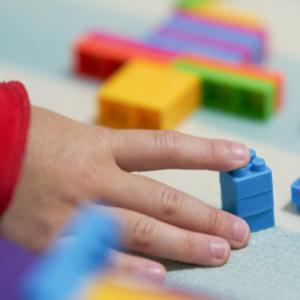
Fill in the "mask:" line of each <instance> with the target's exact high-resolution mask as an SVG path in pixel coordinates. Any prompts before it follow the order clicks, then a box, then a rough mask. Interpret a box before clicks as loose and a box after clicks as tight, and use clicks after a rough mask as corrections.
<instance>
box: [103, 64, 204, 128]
mask: <svg viewBox="0 0 300 300" xmlns="http://www.w3.org/2000/svg"><path fill="white" fill-rule="evenodd" d="M199 86H200V82H199V80H198V78H197V76H195V75H193V74H187V73H186V72H182V71H179V70H176V69H175V68H173V67H172V66H169V65H166V64H161V63H157V62H153V61H147V60H133V61H130V62H129V63H128V64H127V65H126V66H124V67H123V68H122V69H121V70H120V71H119V72H117V73H116V74H114V75H113V76H112V77H111V78H110V79H109V80H108V81H107V82H106V83H105V84H104V86H103V87H102V89H101V90H100V92H99V104H100V118H99V121H100V123H101V124H103V125H105V126H108V127H114V128H146V129H171V128H174V127H175V126H177V125H178V123H180V122H181V121H182V120H183V119H184V118H185V117H187V116H188V115H189V114H190V113H191V112H192V111H194V110H195V109H197V107H199V104H200V97H199V94H200V87H199Z"/></svg>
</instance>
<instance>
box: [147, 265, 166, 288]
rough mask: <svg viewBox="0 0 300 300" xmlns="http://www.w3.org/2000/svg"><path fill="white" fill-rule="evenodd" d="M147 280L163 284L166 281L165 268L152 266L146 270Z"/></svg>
mask: <svg viewBox="0 0 300 300" xmlns="http://www.w3.org/2000/svg"><path fill="white" fill-rule="evenodd" d="M145 275H146V278H145V279H147V280H149V281H151V282H153V283H156V284H162V283H163V282H164V281H165V276H166V275H165V271H164V269H163V268H159V267H150V268H148V269H147V270H146V271H145Z"/></svg>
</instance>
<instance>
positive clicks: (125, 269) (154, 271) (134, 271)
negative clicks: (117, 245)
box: [110, 251, 166, 285]
mask: <svg viewBox="0 0 300 300" xmlns="http://www.w3.org/2000/svg"><path fill="white" fill-rule="evenodd" d="M110 264H111V267H112V268H113V270H117V271H118V272H120V273H121V274H126V276H128V275H129V276H130V277H133V278H137V279H139V280H141V279H142V280H145V281H149V282H152V283H155V284H158V285H161V284H163V283H164V281H165V278H166V269H165V267H164V266H163V265H162V264H160V263H158V262H155V261H153V260H150V259H146V258H142V257H138V256H134V255H129V254H125V253H122V252H119V251H112V254H111V257H110Z"/></svg>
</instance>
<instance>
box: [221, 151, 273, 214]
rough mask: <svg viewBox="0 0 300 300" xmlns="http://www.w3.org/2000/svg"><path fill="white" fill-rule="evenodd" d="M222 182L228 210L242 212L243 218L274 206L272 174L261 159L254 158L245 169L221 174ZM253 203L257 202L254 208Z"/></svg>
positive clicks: (225, 207)
mask: <svg viewBox="0 0 300 300" xmlns="http://www.w3.org/2000/svg"><path fill="white" fill-rule="evenodd" d="M220 181H221V186H222V199H223V200H224V201H223V202H222V203H223V208H224V209H226V210H230V211H231V212H233V213H237V212H241V213H242V214H241V216H245V215H247V214H248V210H253V209H254V208H256V211H254V213H255V212H261V211H263V210H267V209H271V208H273V206H274V203H273V193H272V191H273V184H272V172H271V170H270V169H269V168H268V167H267V166H266V165H265V161H264V160H263V159H261V158H258V157H254V158H253V159H252V160H251V162H250V163H249V164H248V165H247V166H245V167H244V168H241V169H238V170H234V171H231V172H228V173H221V176H220ZM256 199H257V200H258V201H256ZM252 201H253V202H254V201H256V203H254V205H253V207H252V203H251V202H252ZM230 208H232V209H230ZM251 214H253V212H251Z"/></svg>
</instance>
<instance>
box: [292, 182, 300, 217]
mask: <svg viewBox="0 0 300 300" xmlns="http://www.w3.org/2000/svg"><path fill="white" fill-rule="evenodd" d="M291 189H292V202H293V203H294V204H295V205H296V206H297V208H298V210H299V211H300V177H299V178H298V179H297V180H295V181H294V182H293V184H292V187H291Z"/></svg>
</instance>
